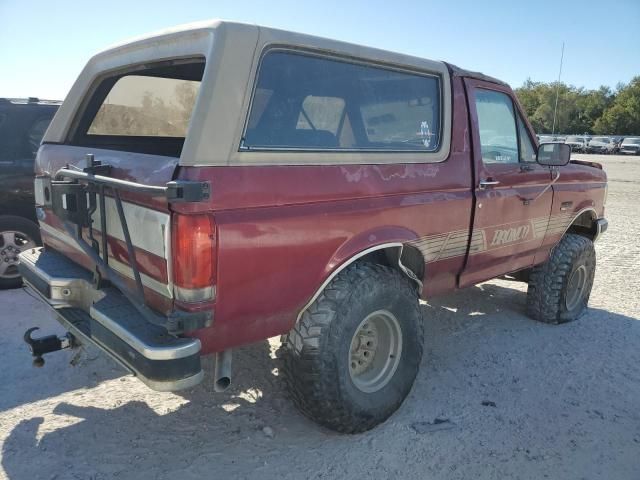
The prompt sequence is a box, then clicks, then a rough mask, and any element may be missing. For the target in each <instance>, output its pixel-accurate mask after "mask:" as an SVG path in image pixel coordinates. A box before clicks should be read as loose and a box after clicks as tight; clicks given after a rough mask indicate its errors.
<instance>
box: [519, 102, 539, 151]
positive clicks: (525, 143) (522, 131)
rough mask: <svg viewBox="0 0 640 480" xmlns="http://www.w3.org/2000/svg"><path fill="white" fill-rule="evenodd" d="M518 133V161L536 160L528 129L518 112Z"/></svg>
mask: <svg viewBox="0 0 640 480" xmlns="http://www.w3.org/2000/svg"><path fill="white" fill-rule="evenodd" d="M518 135H519V136H520V161H521V162H535V161H536V149H535V148H534V146H533V143H531V138H530V137H529V131H528V130H527V127H526V125H525V123H524V120H522V117H521V116H520V114H518Z"/></svg>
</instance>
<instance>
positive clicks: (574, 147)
mask: <svg viewBox="0 0 640 480" xmlns="http://www.w3.org/2000/svg"><path fill="white" fill-rule="evenodd" d="M564 143H566V144H567V145H569V146H570V147H571V151H572V152H578V153H588V151H589V150H588V149H589V146H588V141H587V139H586V138H585V137H578V136H574V135H570V136H568V137H567V138H566V139H565V141H564Z"/></svg>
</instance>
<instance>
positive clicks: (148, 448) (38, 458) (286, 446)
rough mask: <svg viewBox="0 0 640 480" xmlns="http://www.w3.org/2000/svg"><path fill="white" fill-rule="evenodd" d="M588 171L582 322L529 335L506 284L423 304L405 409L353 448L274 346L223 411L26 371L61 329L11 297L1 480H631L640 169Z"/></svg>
mask: <svg viewBox="0 0 640 480" xmlns="http://www.w3.org/2000/svg"><path fill="white" fill-rule="evenodd" d="M586 158H589V159H591V160H598V161H602V162H603V163H604V164H605V167H606V169H607V171H608V173H609V177H610V189H609V201H608V205H607V217H608V218H609V222H610V229H609V232H607V234H606V235H605V237H604V238H603V240H602V241H601V243H599V244H598V246H597V250H598V262H599V264H598V271H597V275H596V282H595V287H594V291H593V295H592V301H591V308H590V310H589V313H588V314H587V315H586V316H584V317H583V318H582V319H580V320H579V321H578V322H574V323H572V324H568V325H562V326H548V325H543V324H539V323H536V322H533V321H531V320H529V319H528V318H527V317H525V315H524V313H523V312H524V305H525V293H524V291H525V287H524V285H522V284H519V283H514V282H506V281H492V282H488V283H485V284H482V285H480V286H477V287H474V288H470V289H467V290H465V291H461V292H459V293H457V294H455V295H450V296H448V297H445V298H440V299H438V300H434V301H432V302H430V304H429V305H426V306H425V307H424V308H425V317H426V322H427V324H428V325H427V329H426V331H427V338H426V354H425V356H424V360H423V364H422V369H421V371H420V373H419V375H418V378H417V380H416V384H415V386H414V388H413V391H412V392H411V394H410V395H409V397H408V399H407V400H406V401H405V403H404V404H403V406H402V407H401V408H400V410H399V411H398V412H397V413H396V414H395V415H394V416H393V417H392V418H391V419H390V420H389V421H387V422H386V423H385V424H383V425H382V426H380V427H378V428H376V429H374V430H373V431H370V432H368V433H365V434H362V435H358V436H343V435H338V434H334V433H332V432H329V431H326V430H324V429H322V428H320V427H318V426H316V425H315V424H313V423H312V422H310V421H308V420H307V419H305V418H304V417H302V416H301V415H300V414H299V413H298V412H297V411H296V410H295V408H294V407H293V406H292V404H291V403H290V402H289V400H288V399H287V396H286V392H285V391H284V388H283V385H282V382H281V379H280V377H279V376H278V369H277V368H278V364H277V361H276V360H274V358H273V352H274V350H275V348H276V343H275V342H272V343H271V344H270V343H268V342H264V343H262V344H259V345H253V346H250V347H247V348H244V349H242V350H240V351H238V352H237V353H236V354H235V357H234V367H235V368H234V374H235V378H234V384H233V386H232V388H231V389H230V390H229V391H227V392H225V393H223V394H214V393H213V388H212V385H211V384H210V383H209V382H205V383H204V384H202V385H200V386H198V387H197V388H194V389H192V390H189V391H186V392H181V393H179V394H173V393H164V394H163V393H156V392H153V391H151V390H148V389H147V388H146V387H144V386H143V385H142V384H141V383H139V382H138V381H136V380H135V379H134V378H132V377H130V376H127V375H125V374H124V373H123V371H122V370H120V368H119V367H118V366H116V365H115V364H113V363H112V361H111V360H108V359H107V358H105V357H104V356H102V355H99V354H98V353H97V352H87V354H86V355H85V356H84V358H83V359H82V361H81V363H80V365H79V366H77V367H75V368H74V367H71V366H69V365H68V363H69V360H70V359H71V353H70V352H61V353H58V354H55V355H51V356H49V358H48V359H47V364H46V366H45V367H44V368H42V369H34V368H32V367H31V362H30V359H29V356H28V353H27V351H26V347H25V346H24V345H23V344H22V340H21V336H22V333H23V332H24V330H25V329H26V328H28V327H31V326H33V325H39V326H41V327H42V328H43V331H44V332H46V333H51V332H53V331H56V332H60V333H61V329H60V327H59V326H58V325H57V323H56V322H55V321H54V320H52V317H51V315H50V314H49V313H48V312H47V308H46V307H44V306H43V305H42V304H40V303H39V302H38V301H36V300H34V299H33V298H31V297H30V296H29V295H27V293H25V292H24V291H20V290H17V291H10V292H0V305H1V309H0V324H2V325H3V327H4V331H5V334H4V335H3V336H2V337H0V358H1V359H2V363H1V365H2V369H1V370H0V392H1V394H0V442H1V444H2V458H1V465H2V467H1V469H0V477H2V476H6V477H7V478H11V479H66V478H70V479H106V478H115V477H118V478H150V479H175V478H179V479H192V478H194V479H195V478H209V479H212V478H223V479H229V478H259V479H303V478H314V479H319V478H327V479H333V478H348V479H356V478H358V479H359V478H407V479H424V478H433V479H467V478H474V479H496V478H523V479H536V480H538V479H544V478H550V479H563V480H566V479H612V480H622V479H635V480H637V479H640V321H639V317H640V299H639V298H640V295H638V294H639V293H640V246H639V245H640V243H639V242H638V238H639V237H640V221H639V220H638V211H639V208H640V157H595V156H587V157H586ZM436 418H440V419H448V422H445V423H443V424H440V425H439V427H441V428H437V429H435V428H430V427H429V426H428V424H429V423H432V422H433V421H434V419H436Z"/></svg>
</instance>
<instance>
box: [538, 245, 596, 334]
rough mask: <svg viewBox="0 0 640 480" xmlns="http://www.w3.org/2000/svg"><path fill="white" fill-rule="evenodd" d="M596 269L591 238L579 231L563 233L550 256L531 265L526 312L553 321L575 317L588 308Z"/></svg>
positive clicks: (541, 320) (542, 320) (545, 320)
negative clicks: (576, 232)
mask: <svg viewBox="0 0 640 480" xmlns="http://www.w3.org/2000/svg"><path fill="white" fill-rule="evenodd" d="M595 271H596V253H595V250H594V248H593V242H592V241H591V240H590V239H588V238H586V237H583V236H581V235H576V234H572V233H569V234H567V235H565V236H564V238H563V239H562V240H561V241H560V243H559V244H558V245H557V246H556V248H554V249H553V252H552V253H551V256H550V257H549V259H548V260H547V261H546V262H545V263H543V264H541V265H538V266H536V267H534V268H532V269H531V274H530V276H529V288H528V291H527V314H528V315H529V316H530V317H531V318H533V319H535V320H538V321H540V322H544V323H553V324H559V323H565V322H570V321H572V320H575V319H577V318H578V317H579V316H580V315H581V314H582V313H583V312H584V311H585V310H586V308H587V303H588V302H589V296H590V295H591V287H592V286H593V277H594V274H595ZM576 288H577V289H578V290H579V291H577V292H576Z"/></svg>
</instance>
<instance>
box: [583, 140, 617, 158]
mask: <svg viewBox="0 0 640 480" xmlns="http://www.w3.org/2000/svg"><path fill="white" fill-rule="evenodd" d="M617 151H618V145H617V144H616V142H615V141H614V140H613V139H612V138H609V137H593V138H592V139H591V140H590V141H589V153H599V154H603V155H609V154H612V153H616V152H617Z"/></svg>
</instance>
